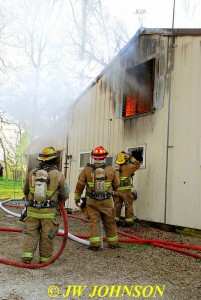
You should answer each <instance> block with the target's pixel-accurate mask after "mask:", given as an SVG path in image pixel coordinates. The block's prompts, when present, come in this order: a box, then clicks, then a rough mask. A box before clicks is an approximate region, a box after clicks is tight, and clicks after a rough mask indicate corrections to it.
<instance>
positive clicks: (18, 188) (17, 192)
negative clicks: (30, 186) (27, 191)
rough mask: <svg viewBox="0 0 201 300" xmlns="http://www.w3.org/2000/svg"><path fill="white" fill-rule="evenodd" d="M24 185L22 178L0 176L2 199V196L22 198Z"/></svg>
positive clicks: (0, 194) (0, 197)
mask: <svg viewBox="0 0 201 300" xmlns="http://www.w3.org/2000/svg"><path fill="white" fill-rule="evenodd" d="M22 186H23V183H22V181H21V180H12V179H5V178H0V199H2V198H13V199H19V198H22V197H23V196H24V195H23V191H22Z"/></svg>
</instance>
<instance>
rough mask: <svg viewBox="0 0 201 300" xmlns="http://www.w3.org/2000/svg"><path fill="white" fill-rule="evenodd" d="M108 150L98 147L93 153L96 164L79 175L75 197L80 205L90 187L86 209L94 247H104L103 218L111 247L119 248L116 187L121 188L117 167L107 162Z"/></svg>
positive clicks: (87, 166) (92, 246)
mask: <svg viewBox="0 0 201 300" xmlns="http://www.w3.org/2000/svg"><path fill="white" fill-rule="evenodd" d="M107 155H108V152H107V151H106V150H105V149H104V148H103V147H102V146H98V147H96V148H95V149H94V150H92V152H91V157H92V158H93V163H92V164H87V165H86V166H85V167H84V169H83V170H82V172H81V173H80V175H79V177H78V181H77V184H76V188H75V194H74V199H75V203H76V206H78V207H79V206H80V199H81V195H82V193H83V191H84V189H85V187H86V208H87V214H88V218H89V235H90V238H89V240H90V246H89V247H88V249H90V250H95V251H96V250H100V249H101V247H100V246H101V236H100V230H99V225H100V220H102V223H103V226H104V230H105V235H106V241H107V243H108V247H109V248H119V244H118V235H117V227H116V222H115V210H114V203H113V198H112V193H113V190H116V189H117V188H118V187H119V179H118V176H117V173H116V170H115V168H114V167H112V166H111V165H107V164H105V163H104V160H105V158H106V156H107Z"/></svg>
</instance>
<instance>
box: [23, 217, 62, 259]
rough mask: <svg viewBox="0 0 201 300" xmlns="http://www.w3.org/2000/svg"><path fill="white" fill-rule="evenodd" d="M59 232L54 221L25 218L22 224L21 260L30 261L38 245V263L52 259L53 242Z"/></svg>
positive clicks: (57, 225)
mask: <svg viewBox="0 0 201 300" xmlns="http://www.w3.org/2000/svg"><path fill="white" fill-rule="evenodd" d="M58 230H59V224H57V222H56V219H45V218H44V219H38V218H32V217H27V218H26V219H25V222H24V228H23V233H24V241H23V250H22V260H23V261H27V260H28V261H31V260H32V259H33V257H34V253H35V251H36V248H37V245H38V243H39V254H40V262H46V261H48V260H49V259H50V258H51V257H52V253H53V240H54V237H55V236H56V235H57V233H58Z"/></svg>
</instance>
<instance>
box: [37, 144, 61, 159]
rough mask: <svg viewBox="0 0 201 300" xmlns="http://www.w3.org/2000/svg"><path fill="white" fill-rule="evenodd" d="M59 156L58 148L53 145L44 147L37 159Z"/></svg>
mask: <svg viewBox="0 0 201 300" xmlns="http://www.w3.org/2000/svg"><path fill="white" fill-rule="evenodd" d="M56 157H57V153H56V150H55V149H54V148H53V147H47V148H45V149H43V151H42V153H40V154H39V156H38V158H37V160H42V161H48V160H51V159H54V158H56Z"/></svg>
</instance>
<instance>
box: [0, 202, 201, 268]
mask: <svg viewBox="0 0 201 300" xmlns="http://www.w3.org/2000/svg"><path fill="white" fill-rule="evenodd" d="M9 201H10V200H9ZM0 208H2V209H4V210H5V211H7V212H8V213H11V212H10V211H9V210H7V209H6V208H5V207H3V205H2V203H1V202H0ZM64 211H65V209H64ZM12 214H14V215H16V216H20V215H19V214H15V213H12ZM65 215H66V213H65ZM66 216H67V215H66ZM68 216H69V217H71V218H75V219H79V220H82V221H84V222H89V220H88V219H86V218H83V217H80V216H75V215H72V214H68ZM0 230H4V231H10V229H6V228H0ZM15 232H21V230H19V229H15ZM118 233H119V234H121V235H123V236H126V237H130V239H122V238H119V239H118V241H119V242H121V243H145V244H151V245H153V246H155V247H160V248H165V249H168V250H172V251H175V252H178V253H181V254H185V255H189V256H191V257H194V258H197V259H201V255H199V254H197V253H193V252H188V251H186V250H183V249H181V248H185V249H193V250H197V251H201V247H199V246H194V245H189V244H180V243H176V242H166V241H163V240H152V239H142V238H139V237H137V236H134V235H132V234H129V233H126V232H124V231H120V230H118ZM64 234H65V230H64V231H62V230H59V233H58V235H60V236H63V235H64ZM68 237H69V238H71V239H73V240H74V241H77V242H80V243H83V244H86V245H89V242H88V241H86V240H87V239H89V236H83V235H77V234H74V235H72V234H70V233H68ZM84 240H85V241H84ZM103 240H105V238H104V239H103ZM54 261H55V260H54ZM0 262H1V260H0ZM48 262H49V261H48ZM44 264H47V263H43V264H40V265H39V266H41V265H43V266H46V265H44ZM23 265H24V264H23ZM32 266H33V265H32Z"/></svg>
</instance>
